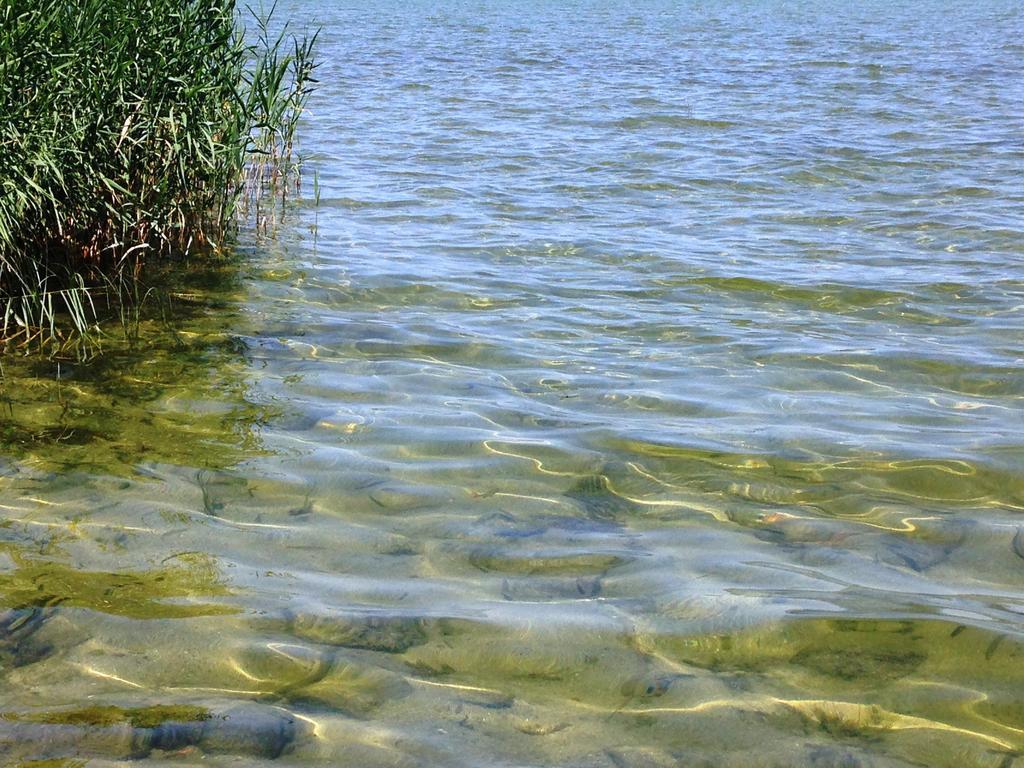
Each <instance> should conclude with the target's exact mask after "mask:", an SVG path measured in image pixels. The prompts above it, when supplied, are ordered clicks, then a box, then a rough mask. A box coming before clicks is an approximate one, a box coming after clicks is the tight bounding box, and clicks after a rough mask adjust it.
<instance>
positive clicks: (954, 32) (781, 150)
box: [0, 0, 1024, 768]
mask: <svg viewBox="0 0 1024 768" xmlns="http://www.w3.org/2000/svg"><path fill="white" fill-rule="evenodd" d="M280 12H281V13H282V14H284V15H288V14H291V15H293V16H298V17H300V18H302V17H305V16H310V15H312V14H316V17H317V18H318V19H319V21H320V22H322V23H323V24H324V31H323V33H322V37H321V45H320V52H321V55H322V57H323V59H324V63H323V66H322V67H321V69H320V70H319V77H320V80H321V89H320V90H319V92H318V93H317V95H316V97H315V99H314V101H313V104H312V106H311V113H310V115H309V118H308V120H307V121H306V123H305V125H304V129H303V140H304V148H305V150H307V152H309V153H310V154H311V164H310V169H309V170H310V172H311V170H312V168H316V169H317V172H318V177H319V178H318V185H319V190H318V193H319V204H316V201H315V200H314V195H313V194H312V190H311V174H310V173H307V177H306V185H305V194H304V196H303V197H302V198H301V199H299V200H298V201H296V202H294V203H293V204H292V207H291V209H290V211H289V212H288V214H287V215H286V217H285V220H284V222H283V223H282V224H281V226H280V228H279V233H278V238H277V239H276V240H273V241H266V240H262V239H258V238H255V237H254V236H246V237H245V238H244V240H245V242H243V243H242V245H241V246H240V250H241V252H242V253H243V254H244V256H245V258H246V261H245V264H246V266H245V268H244V274H243V275H242V276H241V277H236V278H231V277H225V276H224V275H223V274H220V275H219V276H215V278H216V279H214V278H211V277H209V276H207V278H204V279H202V280H199V281H198V283H197V286H196V287H194V289H189V291H179V293H178V299H177V300H178V301H179V303H180V302H182V301H186V300H189V301H193V303H195V304H196V307H197V309H196V311H195V312H193V313H190V314H188V315H187V316H185V317H184V318H183V319H181V320H180V321H179V322H178V324H177V325H176V326H174V327H170V328H168V327H166V326H165V325H160V324H159V323H157V324H156V326H158V327H159V328H160V329H162V330H155V331H154V332H153V333H154V334H156V335H155V336H154V338H155V339H157V340H158V341H154V342H153V345H154V350H155V351H154V350H150V351H149V352H148V353H145V354H141V355H135V356H128V357H124V358H117V357H113V358H110V360H112V362H110V361H108V362H107V363H101V362H97V363H94V364H92V365H83V366H79V367H76V368H73V369H70V370H69V369H68V368H67V367H65V369H64V370H63V371H61V372H60V383H59V384H57V383H55V381H54V379H55V375H56V371H55V370H53V369H52V368H48V367H46V366H36V367H32V366H28V365H27V364H24V365H22V364H18V365H22V367H21V368H15V369H12V370H14V371H15V372H16V373H17V378H14V377H13V376H12V375H9V376H8V379H7V382H6V384H5V386H6V389H5V394H4V398H5V402H7V403H8V404H10V406H11V407H10V408H9V409H5V410H7V411H8V412H7V413H6V414H5V415H4V419H5V420H4V422H3V424H4V432H3V435H4V440H5V445H6V446H8V448H7V449H6V450H5V453H6V454H8V455H9V457H10V458H9V460H8V461H5V463H2V464H0V488H2V493H3V495H2V499H0V503H2V509H3V512H4V515H5V516H6V520H7V522H6V523H5V524H4V526H3V527H0V667H2V670H3V672H2V677H0V700H2V701H3V702H4V704H3V712H2V713H0V755H6V754H8V753H10V754H11V755H14V756H15V758H18V759H26V760H27V759H42V758H50V757H80V758H83V759H89V760H91V761H92V762H90V763H89V764H90V765H93V764H95V765H97V766H106V765H112V764H115V763H114V762H111V761H117V760H125V759H129V758H132V757H142V756H148V757H149V759H150V761H152V762H154V763H162V762H164V761H166V763H167V764H168V765H171V764H174V765H180V764H190V762H189V761H198V760H202V761H203V764H204V765H206V764H212V765H239V764H255V763H258V762H260V761H263V760H267V761H269V760H276V763H277V764H287V765H339V764H346V765H359V766H368V767H370V768H373V767H375V766H403V767H404V766H466V767H467V768H469V767H470V766H484V765H488V766H490V765H493V766H504V767H506V768H512V767H513V766H516V767H519V766H579V767H580V768H584V767H586V768H591V767H593V768H626V767H628V768H646V767H649V766H705V765H707V766H733V765H735V766H752V765H764V766H791V765H806V766H920V765H929V766H956V767H957V768H964V766H992V767H993V768H996V767H997V766H999V767H1006V766H1014V765H1018V764H1019V763H1020V760H1021V758H1020V754H1021V753H1022V751H1024V708H1022V704H1021V700H1020V693H1021V690H1022V689H1024V675H1022V672H1021V669H1022V668H1024V667H1022V662H1024V442H1022V428H1024V417H1022V414H1024V402H1022V400H1024V365H1022V361H1024V334H1022V331H1021V327H1022V319H1024V266H1022V265H1024V184H1022V171H1024V143H1022V142H1024V138H1022V137H1024V45H1022V44H1021V39H1022V33H1024V11H1022V9H1021V6H1020V4H1019V3H1016V2H1001V1H1000V0H983V1H982V2H979V3H972V4H960V5H957V6H955V7H954V6H952V5H950V4H947V3H939V2H927V1H926V2H922V3H907V2H901V3H895V4H893V3H886V4H882V3H877V2H873V1H872V2H866V3H860V4H847V5H846V6H843V5H837V4H831V3H824V2H812V1H810V0H808V1H807V2H797V3H781V2H774V1H773V0H764V2H726V3H724V4H721V3H719V4H704V3H697V2H678V3H668V2H658V1H657V0H651V1H650V2H647V1H646V0H645V1H644V2H640V3H633V4H623V3H613V2H610V1H607V0H595V2H569V3H560V4H555V3H548V2H545V1H543V0H529V2H522V3H512V4H506V3H496V2H451V3H443V4H441V5H438V4H435V3H426V2H412V3H397V2H392V1H391V0H385V1H384V2H378V3H372V4H369V5H367V6H365V7H363V6H359V5H358V4H348V3H328V4H325V5H315V4H312V3H308V2H306V0H290V2H287V3H282V8H281V10H280ZM183 297H184V298H183ZM190 297H191V298H190ZM186 303H187V302H186ZM156 326H155V327H156ZM12 365H15V364H14V363H12ZM104 365H106V368H103V367H102V366H104ZM9 374H10V372H9ZM161 707H163V709H161ZM5 750H6V752H5Z"/></svg>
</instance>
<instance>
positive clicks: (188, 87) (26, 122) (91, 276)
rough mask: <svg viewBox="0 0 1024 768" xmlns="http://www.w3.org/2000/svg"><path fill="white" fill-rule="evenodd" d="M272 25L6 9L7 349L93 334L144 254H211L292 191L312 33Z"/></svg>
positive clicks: (215, 9) (74, 7)
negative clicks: (247, 219)
mask: <svg viewBox="0 0 1024 768" xmlns="http://www.w3.org/2000/svg"><path fill="white" fill-rule="evenodd" d="M272 16H273V9H271V10H270V11H269V12H266V13H257V12H252V11H248V12H246V13H245V14H243V13H242V12H241V11H240V10H239V9H238V8H237V7H236V2H235V0H0V315H2V317H0V339H4V340H7V341H10V340H12V339H16V340H18V341H19V342H21V343H25V342H31V341H33V340H38V341H40V342H42V341H54V340H59V339H61V338H70V337H74V336H78V337H81V336H84V335H87V334H89V333H90V331H91V330H92V329H93V328H94V323H95V320H96V317H97V315H98V307H97V304H100V307H103V306H110V307H112V308H120V306H121V305H122V304H124V303H125V302H130V301H131V300H132V299H131V296H132V295H133V294H135V295H137V294H138V290H137V286H133V285H132V282H133V281H134V280H136V279H137V277H138V275H139V271H140V269H141V266H142V264H143V263H144V261H145V260H146V259H147V258H152V257H155V256H168V255H172V254H187V253H191V252H196V251H200V250H214V249H216V248H218V247H220V246H221V245H222V244H223V243H224V240H225V238H226V237H228V236H229V235H230V233H231V231H232V229H233V227H234V226H235V225H236V223H237V221H238V218H239V215H240V212H243V213H244V212H245V211H250V210H252V206H253V205H254V204H255V205H257V206H258V205H259V201H260V200H261V199H263V198H265V197H268V196H269V197H271V198H273V197H274V196H281V195H285V194H287V190H288V186H289V183H291V182H292V181H294V180H295V179H296V178H297V174H298V162H297V159H296V157H295V155H294V151H293V147H294V138H295V131H296V126H297V123H298V120H299V116H300V114H301V113H302V111H303V108H304V107H305V105H306V102H307V99H308V97H309V95H310V93H311V90H312V88H313V87H314V84H315V80H314V78H313V74H314V70H315V66H316V64H315V61H314V58H313V47H314V44H315V42H316V33H313V34H294V33H292V31H291V30H290V29H289V27H288V25H287V24H285V25H279V24H277V23H276V21H275V20H273V18H272ZM246 20H248V21H249V22H250V23H251V24H252V26H253V29H250V30H246V29H245V27H244V22H245V21H246ZM272 30H276V31H273V32H272Z"/></svg>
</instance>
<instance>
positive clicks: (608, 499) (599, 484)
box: [563, 475, 637, 520]
mask: <svg viewBox="0 0 1024 768" xmlns="http://www.w3.org/2000/svg"><path fill="white" fill-rule="evenodd" d="M563 495H564V496H566V497H567V498H570V499H572V500H573V501H575V502H576V503H578V504H579V505H580V506H581V507H582V508H583V511H584V512H585V513H586V515H587V517H589V518H591V519H593V520H614V519H616V518H617V517H619V516H621V515H623V514H629V513H631V512H635V511H636V507H637V505H636V503H635V502H632V501H630V500H629V499H626V498H623V497H622V496H620V495H619V494H617V493H616V492H615V491H614V490H612V487H611V483H609V482H608V478H607V477H606V476H605V475H587V476H585V477H581V478H580V479H579V480H577V481H576V483H575V484H574V485H573V486H572V487H571V488H570V489H569V490H568V491H566V492H565V493H564V494H563Z"/></svg>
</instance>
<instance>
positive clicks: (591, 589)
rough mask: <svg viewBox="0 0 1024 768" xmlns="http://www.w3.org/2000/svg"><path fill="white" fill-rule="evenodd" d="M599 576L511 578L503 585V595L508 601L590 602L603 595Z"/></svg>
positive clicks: (503, 582) (504, 581)
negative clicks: (589, 600)
mask: <svg viewBox="0 0 1024 768" xmlns="http://www.w3.org/2000/svg"><path fill="white" fill-rule="evenodd" d="M601 589H602V586H601V579H600V577H598V576H579V577H577V578H573V577H571V576H569V577H565V578H560V577H549V578H543V577H529V578H519V579H516V578H509V579H505V580H503V581H502V583H501V595H502V597H504V598H505V599H506V600H517V601H527V602H533V601H549V600H588V599H593V598H595V597H599V596H600V594H601Z"/></svg>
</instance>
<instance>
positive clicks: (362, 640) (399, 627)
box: [286, 610, 427, 653]
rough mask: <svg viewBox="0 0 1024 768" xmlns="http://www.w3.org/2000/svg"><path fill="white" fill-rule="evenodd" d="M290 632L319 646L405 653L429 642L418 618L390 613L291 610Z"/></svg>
mask: <svg viewBox="0 0 1024 768" xmlns="http://www.w3.org/2000/svg"><path fill="white" fill-rule="evenodd" d="M286 622H287V626H288V631H289V632H291V633H292V634H293V635H295V636H296V637H300V638H302V639H304V640H310V641H312V642H315V643H324V644H327V645H339V646H343V647H346V648H363V649H366V650H370V651H381V652H383V653H403V652H404V651H406V650H408V649H409V648H412V647H413V646H416V645H422V644H423V643H425V642H427V633H426V628H425V622H424V620H423V619H422V618H420V617H417V616H403V615H400V614H389V613H326V612H315V611H301V610H300V611H289V612H288V613H287V614H286Z"/></svg>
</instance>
